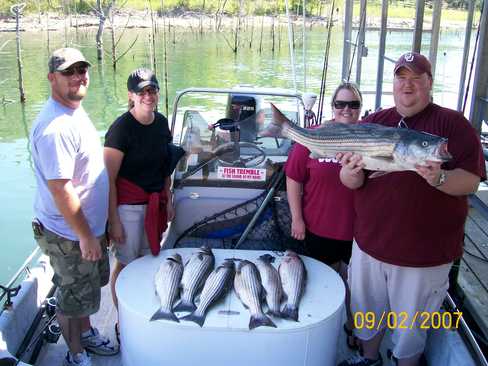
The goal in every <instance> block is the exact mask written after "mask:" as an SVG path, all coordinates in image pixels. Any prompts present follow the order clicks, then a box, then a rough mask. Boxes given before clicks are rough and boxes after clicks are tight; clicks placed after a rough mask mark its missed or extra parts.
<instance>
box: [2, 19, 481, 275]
mask: <svg viewBox="0 0 488 366" xmlns="http://www.w3.org/2000/svg"><path fill="white" fill-rule="evenodd" d="M286 32H287V31H286V28H284V27H283V28H282V30H281V47H280V48H278V44H276V50H275V52H274V53H272V52H271V36H270V33H269V30H268V31H266V34H265V36H264V37H263V50H262V52H261V53H260V52H259V51H258V44H259V35H258V34H257V31H256V30H254V36H253V48H252V49H250V48H249V46H248V44H249V39H250V37H249V34H247V35H246V36H245V37H243V39H244V42H246V47H244V48H242V49H240V50H239V52H238V54H237V56H235V55H234V54H233V53H232V51H231V50H230V48H229V46H228V45H227V44H226V42H225V40H224V38H223V36H222V34H216V33H206V34H204V35H203V36H200V35H199V34H193V33H190V32H187V33H177V34H176V35H175V39H176V43H175V44H173V42H169V44H168V47H167V59H168V74H169V79H168V96H169V105H170V108H171V105H172V102H173V99H174V96H175V93H176V92H177V91H178V90H182V89H185V88H188V87H232V86H235V85H237V84H251V85H255V86H260V87H284V88H290V89H292V88H293V79H292V72H291V66H290V57H289V52H288V41H287V38H286V34H287V33H286ZM297 35H298V32H297ZM136 36H137V37H138V38H137V42H136V44H135V47H134V48H132V49H131V50H130V51H129V52H128V53H127V54H126V55H125V57H124V58H122V59H121V60H120V61H119V63H118V67H117V71H116V72H114V70H113V68H112V66H111V64H110V62H109V61H108V60H109V58H110V57H109V56H108V55H107V57H106V61H105V63H101V64H97V62H96V49H95V41H94V40H95V31H94V30H84V31H78V32H75V31H71V32H69V34H68V35H67V36H65V33H64V31H59V32H51V34H50V46H51V50H53V49H56V48H59V47H62V46H64V45H65V44H68V45H71V46H75V47H79V48H80V49H82V51H83V53H84V54H85V56H86V57H87V58H88V59H89V60H91V61H92V63H93V64H94V67H93V68H92V70H91V71H90V78H91V84H90V89H89V93H88V96H87V98H86V100H85V101H84V103H83V105H84V107H85V109H86V110H87V111H88V113H89V115H90V117H91V119H92V120H93V122H94V124H95V126H96V127H97V129H98V131H99V132H100V136H101V137H102V136H103V135H104V133H105V131H106V129H107V127H108V126H109V125H110V124H111V123H112V121H113V120H114V119H115V117H116V116H118V115H119V114H121V113H122V112H123V111H125V110H126V106H127V99H126V98H127V93H126V80H127V76H128V74H129V72H130V71H132V70H133V69H134V68H136V67H140V66H149V65H150V61H149V58H150V56H149V49H150V48H149V42H148V39H149V37H148V31H147V30H134V29H131V30H129V31H128V32H126V34H125V35H124V37H123V39H122V40H121V42H120V44H119V50H120V51H119V52H123V51H124V50H126V49H127V48H128V46H129V45H130V44H131V43H132V41H133V40H134V39H135V38H136ZM227 36H228V37H229V33H227ZM159 37H162V35H161V34H160V35H159ZM307 37H308V40H307V90H306V91H312V92H315V93H319V91H320V77H321V74H322V65H323V54H324V52H323V50H324V45H325V40H326V31H325V29H324V28H320V27H314V28H313V29H312V30H311V31H309V32H308V34H307ZM342 37H343V35H342V33H341V30H340V29H335V31H334V33H333V39H332V42H331V48H330V54H329V70H328V75H327V95H326V105H328V103H329V98H330V94H331V93H332V91H333V90H334V89H335V87H336V85H337V84H338V83H339V81H340V75H341V65H342V61H341V58H342ZM172 39H173V36H171V40H172ZM411 39H412V33H411V32H393V33H390V34H388V36H387V52H386V53H387V55H388V56H390V57H391V58H393V59H396V58H397V57H398V56H399V55H400V54H402V53H403V52H406V51H408V50H409V49H410V47H411ZM429 39H430V35H429V34H426V35H425V36H424V40H423V44H424V47H425V49H424V51H425V53H426V54H428V44H429ZM7 40H11V41H10V42H9V43H8V44H7V45H6V47H5V48H4V49H3V50H2V51H1V52H0V86H1V88H0V172H1V173H0V186H1V187H2V189H1V190H0V203H1V208H0V210H1V213H0V240H1V256H0V284H4V283H6V282H7V280H8V279H9V278H10V277H11V276H12V275H13V273H15V271H16V270H17V268H18V267H19V266H20V264H21V263H22V262H23V261H24V260H25V258H26V257H27V255H28V254H29V253H30V252H31V251H32V250H33V249H34V247H35V242H34V240H33V238H32V230H31V226H30V223H31V218H32V216H33V211H32V202H33V195H34V190H35V181H34V176H33V171H32V162H31V158H30V153H29V148H28V133H29V130H30V127H31V124H32V121H33V120H34V118H35V116H36V115H37V113H38V112H39V110H40V109H41V107H42V105H43V104H44V102H45V101H46V99H47V98H48V96H49V88H48V83H47V80H46V74H47V66H46V63H47V58H48V55H49V51H48V50H47V37H46V33H45V32H39V33H23V34H22V47H23V67H24V87H25V94H26V98H27V101H26V103H25V105H21V104H20V103H19V102H18V99H19V98H18V88H17V64H16V59H15V34H14V33H2V34H0V45H2V44H3V43H4V42H6V41H7ZM66 40H67V41H66ZM378 40H379V35H378V32H373V31H371V32H368V33H367V38H366V43H367V45H368V47H369V55H368V57H366V58H364V59H363V77H362V83H361V89H362V90H363V91H373V90H374V88H375V79H376V64H377V52H378ZM276 42H277V43H278V40H276ZM472 43H474V42H472ZM105 44H106V47H107V48H109V44H110V42H109V39H108V32H107V39H106V40H105ZM463 44H464V34H463V32H456V31H450V32H442V34H441V37H440V42H439V51H438V62H437V68H436V75H435V87H434V88H435V92H434V100H435V101H436V102H437V103H439V104H441V105H444V106H447V107H451V108H456V105H457V90H458V84H459V70H460V68H461V62H462V52H463V50H462V48H463ZM156 49H157V61H158V64H157V65H158V66H157V67H158V75H159V80H160V83H161V85H162V84H163V76H162V75H163V74H162V72H161V71H162V70H163V62H162V60H163V48H162V38H161V39H157V42H156ZM295 60H296V63H297V68H296V69H297V80H298V89H299V90H302V91H303V65H302V61H301V60H302V50H301V45H300V44H299V42H297V49H296V57H295ZM354 70H355V69H353V71H354ZM392 70H393V64H392V63H390V62H388V61H386V62H385V76H384V86H383V90H384V91H391V80H392V77H391V76H392ZM352 79H354V73H353V77H352ZM163 97H164V96H163ZM365 99H366V103H365V105H366V108H373V106H374V95H366V96H365ZM2 100H3V101H5V102H6V103H1V102H2ZM10 100H12V101H13V102H12V103H9V101H10ZM163 105H164V103H163V101H161V109H160V110H162V111H163V112H164V107H163ZM383 105H385V106H387V105H391V96H389V97H388V96H386V97H385V99H384V103H383ZM324 114H325V115H326V116H329V115H330V111H329V107H328V106H326V107H325V108H324Z"/></svg>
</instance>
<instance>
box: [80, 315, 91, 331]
mask: <svg viewBox="0 0 488 366" xmlns="http://www.w3.org/2000/svg"><path fill="white" fill-rule="evenodd" d="M80 320H81V333H84V332H86V331H87V330H90V329H91V324H90V318H89V317H87V316H84V317H83V318H80Z"/></svg>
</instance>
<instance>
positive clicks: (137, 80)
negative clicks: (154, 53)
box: [127, 68, 159, 93]
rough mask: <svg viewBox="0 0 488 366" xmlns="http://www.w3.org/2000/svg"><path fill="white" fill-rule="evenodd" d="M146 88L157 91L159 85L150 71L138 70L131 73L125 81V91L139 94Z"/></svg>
mask: <svg viewBox="0 0 488 366" xmlns="http://www.w3.org/2000/svg"><path fill="white" fill-rule="evenodd" d="M146 86H150V87H153V88H154V89H157V90H159V83H158V79H157V78H156V75H155V74H154V72H152V70H149V69H145V68H139V69H136V70H134V71H132V72H131V73H130V75H129V78H128V79H127V90H129V91H130V92H133V93H139V92H140V91H141V90H142V89H144V88H145V87H146Z"/></svg>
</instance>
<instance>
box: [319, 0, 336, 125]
mask: <svg viewBox="0 0 488 366" xmlns="http://www.w3.org/2000/svg"><path fill="white" fill-rule="evenodd" d="M334 7H335V0H333V1H332V4H331V7H330V15H329V23H328V27H327V28H328V29H327V42H326V46H325V51H324V52H325V53H324V66H323V67H322V80H321V83H320V94H319V105H318V111H317V112H318V117H317V123H318V124H319V125H320V124H321V123H322V111H323V109H324V97H325V83H326V80H327V71H328V67H329V49H330V39H331V35H332V24H333V22H332V16H333V15H334Z"/></svg>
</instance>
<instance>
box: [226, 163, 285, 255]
mask: <svg viewBox="0 0 488 366" xmlns="http://www.w3.org/2000/svg"><path fill="white" fill-rule="evenodd" d="M277 173H278V175H277V176H275V180H274V181H273V182H272V183H271V188H270V189H269V191H268V194H266V197H265V198H264V200H263V202H262V203H261V205H260V206H259V208H258V209H257V211H256V213H255V214H254V216H253V217H252V219H251V221H249V224H248V225H247V227H246V229H245V230H244V232H243V233H242V235H241V237H240V238H239V241H238V242H237V243H236V245H235V246H234V249H238V248H239V247H240V246H241V244H242V243H243V242H244V240H246V238H247V236H248V235H249V232H250V231H251V229H252V228H253V227H254V225H255V224H256V221H257V220H258V218H259V216H261V213H262V212H263V211H264V208H265V207H266V205H267V204H268V202H269V201H270V200H271V199H272V198H273V196H274V192H275V190H276V188H277V187H278V185H279V184H280V182H281V180H282V178H283V176H284V175H285V168H284V166H281V167H280V171H279V172H277Z"/></svg>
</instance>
